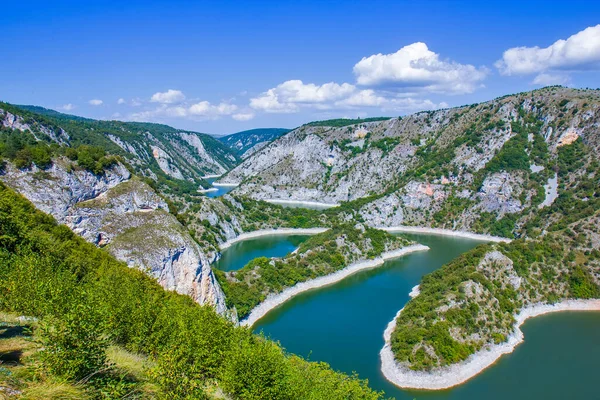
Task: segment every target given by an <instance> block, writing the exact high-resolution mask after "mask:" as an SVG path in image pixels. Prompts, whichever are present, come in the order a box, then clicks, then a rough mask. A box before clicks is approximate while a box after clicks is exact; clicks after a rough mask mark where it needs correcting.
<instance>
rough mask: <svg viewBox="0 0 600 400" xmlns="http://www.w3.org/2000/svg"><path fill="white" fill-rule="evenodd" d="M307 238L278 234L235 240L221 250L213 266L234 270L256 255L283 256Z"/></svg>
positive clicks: (224, 269) (304, 236)
mask: <svg viewBox="0 0 600 400" xmlns="http://www.w3.org/2000/svg"><path fill="white" fill-rule="evenodd" d="M308 238H309V236H306V235H290V236H279V235H278V236H263V237H260V238H255V239H248V240H244V241H241V242H237V243H234V244H232V245H231V247H229V248H227V249H225V250H224V251H223V254H221V258H220V259H219V260H218V261H217V262H216V263H215V264H214V266H215V267H216V268H218V269H220V270H223V271H235V270H238V269H240V268H242V267H243V266H244V265H246V264H247V263H248V262H249V261H250V260H253V259H255V258H257V257H283V256H285V255H287V254H289V253H291V252H292V251H294V250H296V248H297V247H298V246H300V243H302V242H304V241H305V240H306V239H308Z"/></svg>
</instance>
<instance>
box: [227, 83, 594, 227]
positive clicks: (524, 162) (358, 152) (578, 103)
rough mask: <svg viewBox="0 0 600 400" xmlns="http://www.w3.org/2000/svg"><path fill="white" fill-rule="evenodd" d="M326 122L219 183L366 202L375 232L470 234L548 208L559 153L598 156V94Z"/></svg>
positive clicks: (266, 195) (552, 92)
mask: <svg viewBox="0 0 600 400" xmlns="http://www.w3.org/2000/svg"><path fill="white" fill-rule="evenodd" d="M327 124H328V122H327V121H324V122H323V123H322V124H321V126H315V124H310V125H305V126H302V127H299V128H297V129H295V130H293V131H291V132H290V133H288V134H286V135H285V136H282V137H280V138H279V139H277V140H275V141H274V142H272V143H270V144H269V145H267V146H266V147H264V148H263V149H261V150H259V151H257V152H256V153H254V154H252V155H251V156H250V157H248V158H247V159H246V160H245V161H244V162H243V163H241V164H240V165H238V166H237V167H236V168H234V169H233V170H231V171H230V172H229V173H228V174H227V175H225V176H224V177H223V178H222V179H221V180H220V181H221V182H224V183H235V184H239V186H238V187H237V188H236V189H234V191H233V192H232V194H240V195H248V196H250V197H252V198H254V199H258V200H268V199H280V200H292V201H316V202H324V203H340V202H344V201H353V200H358V199H364V198H367V200H365V201H364V202H360V203H358V205H357V208H359V213H360V215H361V216H362V217H363V218H364V220H365V222H367V223H368V224H370V225H372V226H382V225H384V226H391V225H398V224H407V225H421V226H423V225H425V226H434V227H443V228H450V229H466V230H472V229H474V227H476V226H481V224H479V222H478V221H479V219H480V217H481V215H482V214H483V213H486V214H485V216H486V218H487V215H488V214H491V216H490V217H489V218H490V220H491V219H492V218H495V220H496V221H500V220H501V219H503V218H505V217H506V216H511V215H512V216H516V215H518V214H520V213H523V212H526V211H527V210H528V209H530V208H538V207H540V208H541V207H545V206H548V205H551V204H552V202H553V201H554V199H555V198H556V196H557V191H556V187H560V185H561V184H564V183H566V182H564V181H563V182H561V181H558V182H557V181H556V180H555V179H554V178H552V177H551V175H550V174H551V172H550V171H552V169H553V168H555V166H556V162H557V159H558V155H559V152H561V151H565V148H568V147H569V146H576V145H577V143H578V142H583V143H584V144H585V145H586V146H587V147H588V148H590V149H591V150H592V151H595V152H598V151H600V91H598V90H574V89H568V88H560V87H551V88H545V89H540V90H536V91H533V92H528V93H522V94H518V95H512V96H505V97H502V98H499V99H495V100H492V101H489V102H485V103H481V104H475V105H471V106H465V107H457V108H452V109H446V110H438V111H430V112H421V113H417V114H414V115H409V116H407V117H403V118H392V119H389V120H385V121H375V122H367V123H362V124H355V125H349V126H341V127H340V126H337V123H336V122H335V121H334V122H333V123H332V126H328V125H327ZM532 165H533V166H534V168H533V169H532V168H531V166H532ZM559 180H560V174H559ZM544 185H545V189H546V190H545V191H546V193H544V187H543V186H544ZM544 197H545V198H546V199H547V200H546V201H544ZM542 201H543V203H542ZM541 203H542V204H541ZM438 213H439V214H438ZM442 214H443V215H442ZM515 218H516V217H515Z"/></svg>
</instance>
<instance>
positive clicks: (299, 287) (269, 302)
mask: <svg viewBox="0 0 600 400" xmlns="http://www.w3.org/2000/svg"><path fill="white" fill-rule="evenodd" d="M424 250H429V247H427V246H423V245H422V244H413V245H410V246H407V247H403V248H401V249H396V250H392V251H388V252H385V253H382V254H381V255H380V256H379V257H377V258H375V259H373V260H366V261H360V262H357V263H354V264H350V265H349V266H347V267H346V268H344V269H341V270H339V271H336V272H334V273H332V274H329V275H325V276H320V277H318V278H315V279H311V280H309V281H306V282H299V283H297V284H295V285H294V286H292V287H289V288H287V289H285V290H283V292H281V293H278V294H271V295H269V296H268V297H267V298H266V300H265V301H263V302H262V303H260V304H259V305H258V306H256V307H254V308H253V309H252V311H251V312H250V314H249V315H248V317H247V318H246V319H244V320H242V321H240V325H242V326H248V327H251V326H252V325H254V324H255V323H256V321H258V320H259V319H261V318H262V317H264V316H265V315H266V314H267V313H268V312H269V311H271V310H273V309H274V308H276V307H278V306H279V305H281V304H283V303H285V302H286V301H288V300H289V299H291V298H292V297H294V296H297V295H299V294H300V293H303V292H306V291H308V290H312V289H316V288H320V287H323V286H329V285H332V284H334V283H337V282H339V281H341V280H342V279H345V278H347V277H348V276H350V275H352V274H355V273H357V272H359V271H364V270H367V269H372V268H376V267H379V266H380V265H382V264H383V263H384V262H385V261H386V260H390V259H392V258H398V257H401V256H404V255H406V254H410V253H413V252H416V251H424Z"/></svg>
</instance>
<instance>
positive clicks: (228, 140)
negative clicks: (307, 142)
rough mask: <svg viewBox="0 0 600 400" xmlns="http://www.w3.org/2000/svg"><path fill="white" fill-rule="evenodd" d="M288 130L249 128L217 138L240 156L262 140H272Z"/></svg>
mask: <svg viewBox="0 0 600 400" xmlns="http://www.w3.org/2000/svg"><path fill="white" fill-rule="evenodd" d="M289 131H290V130H289V129H282V128H259V129H250V130H247V131H242V132H237V133H233V134H231V135H227V136H223V137H220V138H219V140H220V141H221V142H223V143H225V144H226V145H227V146H229V148H230V149H231V150H232V151H234V152H236V154H238V155H239V156H242V155H243V154H244V153H245V152H246V151H248V150H250V148H252V147H253V146H254V145H256V144H258V143H262V142H272V141H273V140H275V139H277V138H279V137H281V136H283V135H285V134H286V133H288V132H289ZM240 144H241V146H240Z"/></svg>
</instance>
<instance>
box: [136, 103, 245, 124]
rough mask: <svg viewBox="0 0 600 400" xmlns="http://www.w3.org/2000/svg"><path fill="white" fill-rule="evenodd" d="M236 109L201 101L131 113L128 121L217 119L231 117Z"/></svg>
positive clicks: (224, 104)
mask: <svg viewBox="0 0 600 400" xmlns="http://www.w3.org/2000/svg"><path fill="white" fill-rule="evenodd" d="M237 109H238V107H237V106H236V105H235V104H230V103H225V102H221V103H219V104H216V105H215V104H211V103H210V102H208V101H201V102H198V103H196V104H192V105H185V104H182V105H174V106H173V105H168V104H160V105H159V106H158V107H156V108H155V109H152V110H144V111H140V112H136V113H133V114H131V115H130V116H129V119H132V120H134V121H155V120H164V119H169V118H188V119H192V120H207V119H218V118H221V117H222V116H227V115H232V114H233V113H235V111H237Z"/></svg>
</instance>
